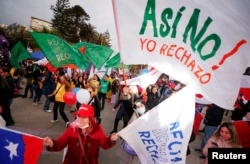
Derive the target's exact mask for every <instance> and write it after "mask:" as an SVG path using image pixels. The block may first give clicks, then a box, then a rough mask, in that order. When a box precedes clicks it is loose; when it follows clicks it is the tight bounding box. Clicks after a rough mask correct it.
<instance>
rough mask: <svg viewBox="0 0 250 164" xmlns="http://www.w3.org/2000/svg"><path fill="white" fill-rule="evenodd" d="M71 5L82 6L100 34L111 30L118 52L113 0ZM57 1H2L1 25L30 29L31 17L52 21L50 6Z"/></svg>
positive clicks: (82, 0) (72, 0)
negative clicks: (23, 26)
mask: <svg viewBox="0 0 250 164" xmlns="http://www.w3.org/2000/svg"><path fill="white" fill-rule="evenodd" d="M69 2H70V4H71V5H72V6H73V5H80V6H81V7H82V8H83V9H84V10H85V11H86V12H87V13H88V14H89V16H90V23H91V24H92V25H94V26H95V27H97V31H98V32H105V31H106V30H107V29H108V30H109V33H110V36H111V44H112V48H113V49H114V50H116V51H117V50H118V43H117V37H116V29H115V22H114V16H113V8H112V0H70V1H69ZM55 3H56V0H0V11H1V14H0V24H7V25H9V24H12V23H15V22H16V23H19V24H22V25H25V26H27V27H29V25H30V18H31V16H33V17H37V18H40V19H44V20H47V21H51V18H52V16H53V13H52V11H51V10H50V6H51V5H54V4H55Z"/></svg>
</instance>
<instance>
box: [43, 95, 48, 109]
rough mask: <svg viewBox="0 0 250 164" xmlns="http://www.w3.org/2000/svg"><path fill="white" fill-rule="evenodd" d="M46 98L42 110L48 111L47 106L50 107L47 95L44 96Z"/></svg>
mask: <svg viewBox="0 0 250 164" xmlns="http://www.w3.org/2000/svg"><path fill="white" fill-rule="evenodd" d="M44 96H45V97H46V100H45V103H44V107H43V110H49V105H50V100H49V97H48V95H44Z"/></svg>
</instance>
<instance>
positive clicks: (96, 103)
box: [87, 86, 101, 124]
mask: <svg viewBox="0 0 250 164" xmlns="http://www.w3.org/2000/svg"><path fill="white" fill-rule="evenodd" d="M87 90H88V91H89V94H90V101H89V103H88V104H89V105H91V106H92V107H93V108H94V111H95V118H96V121H97V123H99V124H101V103H100V99H99V97H98V96H97V95H95V88H94V87H93V86H89V87H88V88H87Z"/></svg>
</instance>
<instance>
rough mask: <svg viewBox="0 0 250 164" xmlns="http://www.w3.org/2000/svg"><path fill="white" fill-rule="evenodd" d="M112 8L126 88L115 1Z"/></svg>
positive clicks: (113, 0)
mask: <svg viewBox="0 0 250 164" xmlns="http://www.w3.org/2000/svg"><path fill="white" fill-rule="evenodd" d="M112 6H113V12H114V17H115V27H116V34H117V39H118V47H119V51H120V57H121V63H122V72H123V79H124V83H125V86H127V82H126V79H127V78H126V73H125V70H124V63H123V59H122V58H123V57H122V48H121V43H120V35H119V31H118V23H117V17H116V9H115V0H112Z"/></svg>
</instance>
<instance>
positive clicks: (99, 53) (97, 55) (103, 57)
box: [75, 42, 114, 70]
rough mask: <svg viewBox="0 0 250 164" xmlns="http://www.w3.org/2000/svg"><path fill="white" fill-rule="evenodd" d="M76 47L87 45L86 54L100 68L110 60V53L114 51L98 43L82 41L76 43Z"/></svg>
mask: <svg viewBox="0 0 250 164" xmlns="http://www.w3.org/2000/svg"><path fill="white" fill-rule="evenodd" d="M75 47H76V48H82V47H86V50H85V52H84V54H85V55H86V56H87V57H88V59H89V60H90V61H91V62H92V63H93V64H94V66H95V67H96V68H97V69H98V70H100V69H101V67H102V66H103V64H104V63H105V62H106V61H107V60H108V58H109V57H110V55H111V54H112V53H113V52H114V51H113V50H112V49H110V48H108V47H104V46H99V45H96V44H90V43H85V42H80V43H77V44H75Z"/></svg>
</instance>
